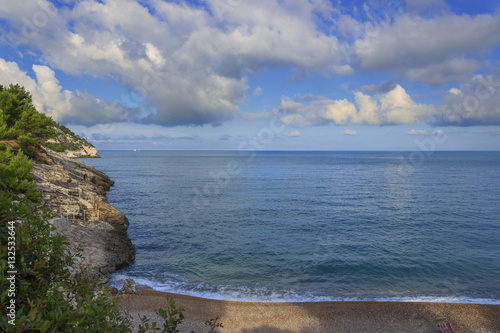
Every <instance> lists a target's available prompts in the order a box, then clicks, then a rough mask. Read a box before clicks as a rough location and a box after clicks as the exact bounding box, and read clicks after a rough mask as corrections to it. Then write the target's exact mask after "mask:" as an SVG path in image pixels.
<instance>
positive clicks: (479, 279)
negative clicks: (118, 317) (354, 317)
mask: <svg viewBox="0 0 500 333" xmlns="http://www.w3.org/2000/svg"><path fill="white" fill-rule="evenodd" d="M100 155H101V156H102V158H100V159H81V160H82V161H83V162H84V163H86V164H89V165H92V166H94V167H95V168H96V169H98V170H100V171H103V172H105V173H106V174H107V175H109V176H110V177H111V178H112V179H113V180H115V182H116V183H115V185H114V186H113V187H112V188H111V190H110V191H109V192H108V195H107V197H108V201H109V202H110V203H111V204H112V205H114V206H115V207H116V208H118V209H119V210H121V211H122V212H123V213H125V214H126V216H127V217H128V219H129V221H130V226H129V229H128V234H129V237H130V239H131V240H132V242H133V244H134V245H135V248H136V251H137V256H136V260H135V263H134V264H132V265H130V266H128V267H126V268H124V269H122V270H119V271H117V272H116V273H114V274H113V275H112V279H111V281H110V285H112V286H115V287H118V288H120V287H121V285H122V284H123V281H124V280H125V279H126V278H133V279H134V280H135V281H136V283H137V284H141V285H146V286H149V287H151V288H153V289H155V290H159V291H167V292H173V293H179V294H185V295H192V296H198V297H204V298H209V299H220V300H235V301H261V302H316V301H422V302H426V301H429V302H460V303H477V304H500V152H427V153H423V152H330V151H325V152H322V151H258V152H248V151H246V152H239V151H101V152H100Z"/></svg>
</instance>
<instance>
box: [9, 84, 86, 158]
mask: <svg viewBox="0 0 500 333" xmlns="http://www.w3.org/2000/svg"><path fill="white" fill-rule="evenodd" d="M65 137H69V139H66V138H65ZM0 140H13V141H15V142H16V143H17V144H18V145H19V146H20V147H21V148H22V149H23V152H24V154H26V155H28V156H29V157H31V158H33V157H36V155H37V144H39V143H42V144H43V145H44V146H46V147H48V148H51V149H53V150H55V151H59V152H63V151H66V150H77V149H80V148H81V147H82V146H84V145H86V146H92V144H90V143H89V142H87V141H86V140H85V139H83V138H80V137H79V136H78V135H76V134H75V133H73V132H72V131H71V130H70V129H69V128H67V127H66V126H63V125H60V124H58V123H56V122H55V121H54V120H52V118H50V117H48V116H46V115H44V114H42V113H39V112H38V111H37V110H36V108H35V107H34V106H33V101H32V98H31V94H30V93H29V92H27V91H26V90H25V89H24V88H23V87H21V86H19V85H17V84H16V85H12V84H11V85H10V86H9V87H8V88H6V87H4V86H2V85H0ZM92 147H93V146H92Z"/></svg>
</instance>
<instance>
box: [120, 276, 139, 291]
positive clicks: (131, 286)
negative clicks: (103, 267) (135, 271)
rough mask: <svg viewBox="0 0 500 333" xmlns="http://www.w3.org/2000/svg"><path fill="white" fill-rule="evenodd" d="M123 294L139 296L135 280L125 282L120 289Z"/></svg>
mask: <svg viewBox="0 0 500 333" xmlns="http://www.w3.org/2000/svg"><path fill="white" fill-rule="evenodd" d="M120 293H121V294H137V288H136V286H135V281H134V279H125V282H123V287H122V289H120Z"/></svg>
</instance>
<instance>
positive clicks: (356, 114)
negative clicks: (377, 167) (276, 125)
mask: <svg viewBox="0 0 500 333" xmlns="http://www.w3.org/2000/svg"><path fill="white" fill-rule="evenodd" d="M276 112H277V113H278V114H280V115H281V118H280V119H281V121H282V122H283V123H285V124H287V125H290V126H311V125H325V124H327V123H333V124H336V125H347V124H355V125H397V124H413V123H418V122H419V121H421V120H424V119H428V118H430V117H432V116H434V115H435V114H436V109H435V108H434V107H433V106H431V105H425V104H417V103H416V102H414V101H413V100H412V99H411V97H410V96H409V95H408V94H407V93H406V91H405V90H404V89H403V87H401V86H400V85H396V86H395V87H394V89H393V90H391V91H389V92H387V93H385V94H383V95H381V96H380V97H379V98H378V100H377V99H374V98H373V97H371V96H368V95H365V94H363V93H361V92H356V93H355V103H352V102H350V101H348V100H346V99H343V100H329V99H325V98H317V99H314V100H312V101H311V102H310V103H309V104H304V103H299V102H296V101H294V100H291V99H290V98H287V97H283V98H282V100H281V105H280V106H279V107H278V109H277V111H276Z"/></svg>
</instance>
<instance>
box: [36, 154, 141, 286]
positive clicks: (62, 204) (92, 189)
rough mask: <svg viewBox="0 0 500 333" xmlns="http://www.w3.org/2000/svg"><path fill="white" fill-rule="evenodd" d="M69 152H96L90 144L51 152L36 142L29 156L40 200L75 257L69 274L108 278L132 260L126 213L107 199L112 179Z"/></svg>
mask: <svg viewBox="0 0 500 333" xmlns="http://www.w3.org/2000/svg"><path fill="white" fill-rule="evenodd" d="M74 157H98V155H97V151H96V150H95V148H93V147H89V146H83V147H80V148H79V149H77V150H76V151H69V152H56V151H54V150H52V149H49V148H47V147H44V146H41V147H40V148H39V156H38V158H37V159H36V160H35V161H34V162H33V174H34V175H35V177H36V181H37V188H38V189H39V190H41V191H42V192H43V196H42V202H43V203H44V204H45V205H46V206H47V207H48V208H49V209H50V210H51V212H52V213H53V214H54V215H55V218H54V219H52V220H51V221H50V222H51V223H52V224H53V225H54V226H55V227H56V230H57V232H59V233H63V234H65V235H66V236H67V237H68V239H69V242H70V244H71V245H70V247H71V249H72V251H73V252H76V249H77V248H80V249H81V250H82V256H81V257H75V265H74V270H73V272H72V273H73V274H74V275H79V274H83V275H85V276H87V277H89V278H91V279H93V280H95V281H96V282H97V283H99V284H105V283H107V282H108V280H109V277H110V274H111V273H112V272H114V271H115V270H117V269H119V268H120V267H123V266H126V265H127V264H129V263H132V262H133V261H134V259H135V249H134V246H133V245H132V242H131V241H130V239H129V238H128V236H127V228H128V225H129V222H128V220H127V217H126V216H125V215H124V214H123V213H122V212H120V211H119V210H118V209H116V208H114V207H113V206H112V205H110V204H109V203H108V202H107V200H106V191H108V190H109V188H110V187H111V186H112V185H113V184H114V182H113V181H112V180H111V179H110V178H109V177H108V176H107V175H106V174H104V173H102V172H100V171H97V170H96V169H94V168H93V167H91V166H88V165H85V164H84V163H81V162H78V161H75V160H74V159H73V158H74Z"/></svg>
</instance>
